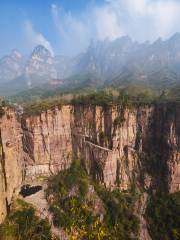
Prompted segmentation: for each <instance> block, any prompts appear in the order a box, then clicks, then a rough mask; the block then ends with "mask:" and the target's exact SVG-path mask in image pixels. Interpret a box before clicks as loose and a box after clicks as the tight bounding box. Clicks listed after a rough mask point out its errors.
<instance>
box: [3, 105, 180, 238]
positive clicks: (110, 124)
mask: <svg viewBox="0 0 180 240" xmlns="http://www.w3.org/2000/svg"><path fill="white" fill-rule="evenodd" d="M179 109H180V108H179V103H166V104H160V105H158V104H157V105H141V106H139V107H133V108H122V107H120V106H112V107H108V108H106V107H100V106H90V105H89V106H83V105H74V106H63V107H62V108H55V109H54V110H48V111H46V112H42V113H41V114H40V115H37V116H30V117H28V118H26V119H24V118H23V119H20V118H19V117H18V115H17V114H16V113H15V112H14V110H6V112H5V115H4V116H3V117H1V119H0V133H1V134H0V136H1V137H0V139H1V140H0V170H1V171H0V177H1V181H0V184H1V185H0V192H1V196H2V197H1V199H0V201H1V202H0V221H2V220H3V219H4V217H5V215H6V213H7V211H8V209H9V206H10V204H11V200H12V197H13V196H14V194H15V192H16V191H18V189H19V187H20V186H21V184H22V182H23V181H24V180H25V179H34V178H36V177H37V176H42V175H43V176H44V175H51V174H53V173H57V172H58V171H61V170H63V169H67V168H68V167H69V166H70V164H71V162H72V158H73V157H75V158H77V157H79V158H81V159H83V163H84V166H85V168H86V170H87V172H88V173H89V174H90V175H91V176H92V177H93V178H94V179H96V180H97V181H99V182H100V183H101V184H103V185H105V186H106V187H107V188H110V189H113V188H116V187H118V188H119V189H121V190H128V189H130V188H131V186H132V184H135V185H136V186H137V187H140V188H143V189H144V193H145V194H148V193H149V192H151V191H153V192H154V191H155V192H156V191H161V192H166V193H173V192H176V191H179V190H180V178H179V173H180V152H179V149H180V145H179V144H180V142H179V137H180V125H179V123H180V111H179ZM146 200H147V197H146V196H145V195H143V196H142V201H144V202H143V206H144V209H145V206H146ZM141 212H142V213H141V214H143V213H144V210H142V209H141ZM141 217H142V216H141ZM141 220H142V225H143V222H144V219H143V217H142V219H141ZM143 226H144V225H143ZM143 231H147V229H146V230H143ZM141 234H143V235H147V236H148V234H146V233H143V232H141ZM140 239H148V238H143V237H141V238H140Z"/></svg>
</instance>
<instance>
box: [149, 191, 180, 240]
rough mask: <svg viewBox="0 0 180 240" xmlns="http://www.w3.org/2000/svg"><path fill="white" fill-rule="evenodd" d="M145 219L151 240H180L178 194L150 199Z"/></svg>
mask: <svg viewBox="0 0 180 240" xmlns="http://www.w3.org/2000/svg"><path fill="white" fill-rule="evenodd" d="M146 217H147V220H148V223H149V230H150V233H151V236H152V239H154V240H159V239H166V240H179V239H180V192H178V193H174V194H170V195H166V194H157V195H155V196H152V197H151V198H150V201H149V204H148V207H147V211H146Z"/></svg>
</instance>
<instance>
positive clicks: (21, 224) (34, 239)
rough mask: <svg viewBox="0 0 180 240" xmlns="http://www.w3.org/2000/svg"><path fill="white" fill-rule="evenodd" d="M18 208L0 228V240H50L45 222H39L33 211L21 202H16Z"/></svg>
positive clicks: (48, 229)
mask: <svg viewBox="0 0 180 240" xmlns="http://www.w3.org/2000/svg"><path fill="white" fill-rule="evenodd" d="M17 204H18V207H17V206H16V208H15V209H14V210H13V211H12V212H11V213H10V214H9V216H8V217H7V218H6V220H5V222H4V223H3V224H2V225H1V226H0V239H1V240H11V239H12V240H25V239H31V240H39V239H41V240H52V236H51V232H50V228H51V227H50V225H49V224H48V221H47V220H41V219H39V218H38V217H37V216H36V215H35V209H34V208H33V207H31V206H30V205H28V204H27V203H25V202H23V201H22V200H19V201H17Z"/></svg>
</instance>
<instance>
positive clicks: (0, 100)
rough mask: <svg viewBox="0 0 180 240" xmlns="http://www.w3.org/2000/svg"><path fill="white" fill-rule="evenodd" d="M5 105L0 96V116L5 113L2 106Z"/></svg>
mask: <svg viewBox="0 0 180 240" xmlns="http://www.w3.org/2000/svg"><path fill="white" fill-rule="evenodd" d="M5 106H6V102H5V101H4V100H3V99H2V98H0V117H2V116H3V115H4V113H5V111H4V107H5Z"/></svg>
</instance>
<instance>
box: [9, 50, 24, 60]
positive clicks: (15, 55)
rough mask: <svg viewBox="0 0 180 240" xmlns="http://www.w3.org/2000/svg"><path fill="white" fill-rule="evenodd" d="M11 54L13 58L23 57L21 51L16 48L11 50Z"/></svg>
mask: <svg viewBox="0 0 180 240" xmlns="http://www.w3.org/2000/svg"><path fill="white" fill-rule="evenodd" d="M11 56H12V57H13V58H15V59H21V58H22V55H21V53H20V52H19V51H18V50H16V49H13V50H12V51H11Z"/></svg>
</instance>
